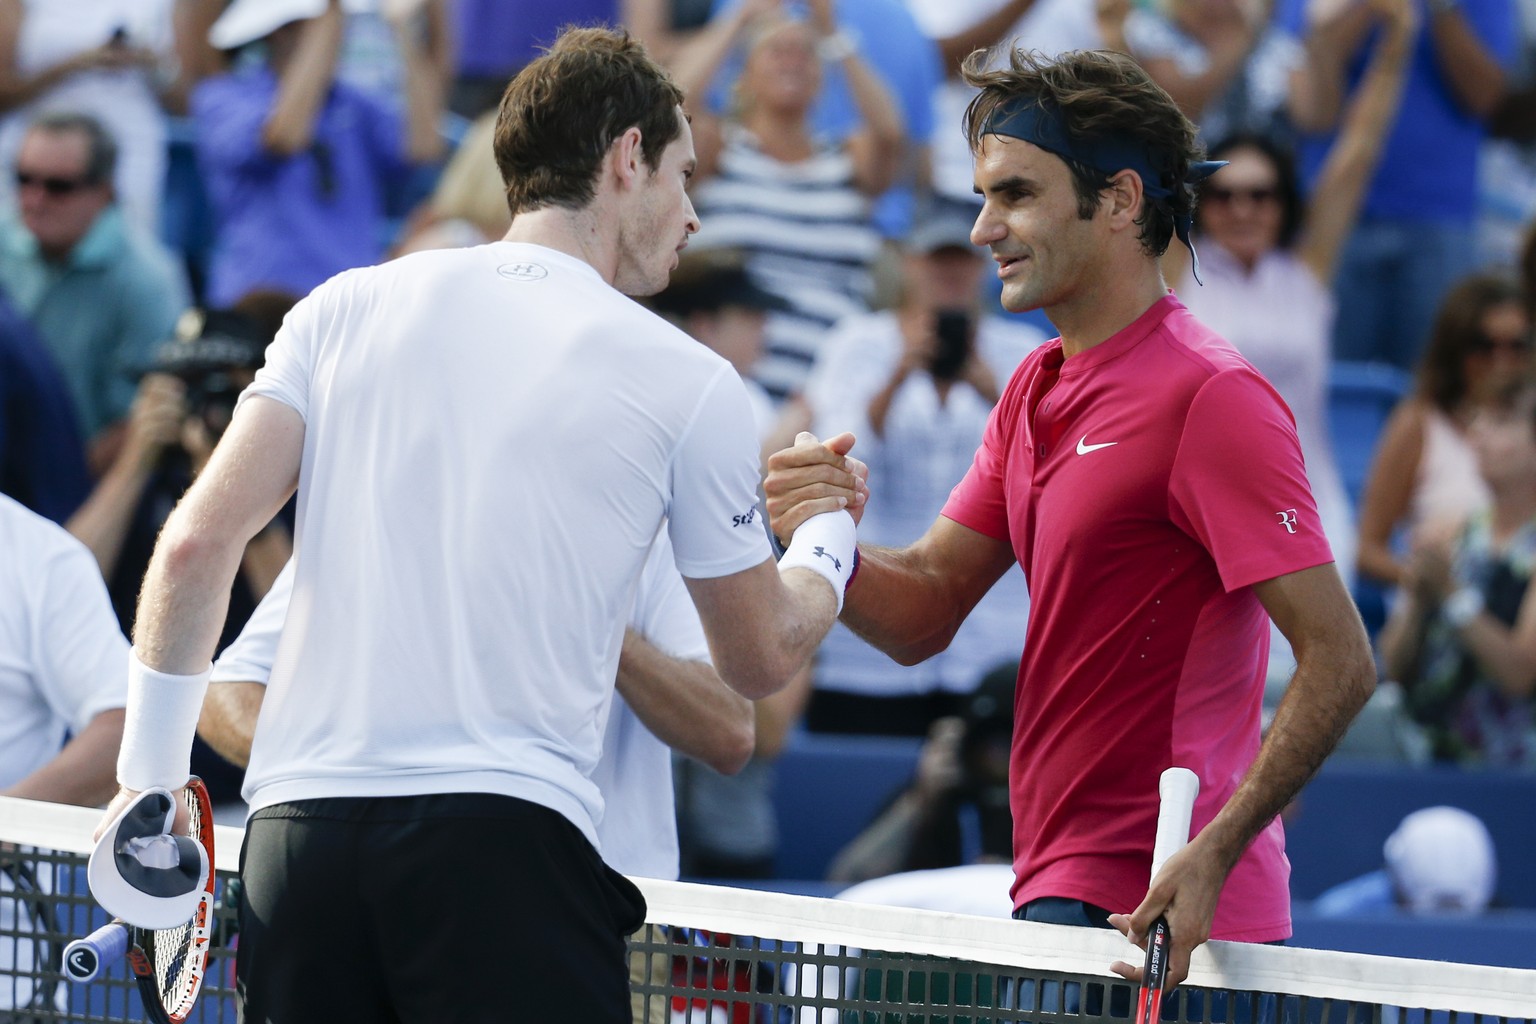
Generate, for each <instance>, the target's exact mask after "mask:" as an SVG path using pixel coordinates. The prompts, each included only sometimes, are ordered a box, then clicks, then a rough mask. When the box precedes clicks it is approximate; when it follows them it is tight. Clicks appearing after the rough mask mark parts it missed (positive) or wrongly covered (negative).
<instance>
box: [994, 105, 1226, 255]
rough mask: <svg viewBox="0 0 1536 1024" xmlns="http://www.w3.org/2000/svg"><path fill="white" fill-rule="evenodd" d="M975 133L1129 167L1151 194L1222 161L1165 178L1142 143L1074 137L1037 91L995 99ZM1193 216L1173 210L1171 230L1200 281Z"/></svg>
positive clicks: (1109, 167) (1158, 195) (1095, 165)
mask: <svg viewBox="0 0 1536 1024" xmlns="http://www.w3.org/2000/svg"><path fill="white" fill-rule="evenodd" d="M981 134H983V135H1007V136H1010V137H1012V138H1015V139H1023V140H1024V141H1025V142H1029V143H1033V144H1034V145H1036V146H1039V147H1040V148H1041V149H1043V150H1046V151H1048V152H1051V153H1054V154H1056V155H1057V156H1059V157H1061V158H1062V159H1063V160H1073V161H1076V162H1077V163H1080V164H1082V165H1083V166H1085V167H1091V168H1092V169H1094V170H1096V171H1099V172H1100V173H1102V174H1105V175H1113V174H1118V173H1119V172H1121V171H1135V172H1136V175H1137V177H1139V178H1141V190H1142V192H1143V193H1145V194H1146V195H1148V196H1150V197H1152V198H1153V199H1168V198H1171V197H1172V196H1173V191H1174V188H1176V187H1177V188H1182V187H1184V186H1185V185H1193V184H1195V183H1196V182H1199V181H1203V180H1204V179H1205V178H1207V177H1209V176H1210V175H1211V174H1213V173H1215V172H1216V171H1217V170H1219V169H1220V168H1222V167H1225V166H1226V165H1227V162H1226V161H1225V160H1201V161H1198V162H1196V163H1192V164H1190V165H1189V172H1188V173H1187V174H1186V175H1185V176H1184V180H1183V181H1181V182H1178V183H1177V184H1170V183H1169V182H1168V181H1167V179H1166V178H1165V177H1164V176H1163V175H1162V174H1159V173H1158V172H1157V171H1155V170H1153V169H1152V163H1151V161H1150V160H1149V159H1148V158H1147V151H1146V150H1145V149H1143V148H1141V147H1140V146H1138V145H1136V144H1135V143H1133V142H1130V141H1127V140H1125V139H1119V138H1101V139H1085V138H1075V137H1073V135H1072V134H1071V133H1070V132H1068V131H1067V126H1066V122H1065V120H1064V119H1063V118H1062V116H1061V112H1060V111H1059V110H1058V109H1056V107H1055V106H1054V105H1047V104H1046V103H1045V102H1044V101H1043V100H1041V99H1040V98H1039V97H1037V96H1028V97H1022V98H1019V99H1015V100H1008V101H1005V102H1003V103H1000V104H998V106H997V107H996V108H995V109H994V110H993V111H992V113H991V115H990V116H989V117H988V118H987V123H986V126H985V127H984V128H983V129H982V130H981ZM1193 220H1194V219H1193V217H1192V216H1191V215H1190V214H1187V213H1181V214H1177V215H1176V216H1175V217H1174V218H1173V233H1174V234H1175V235H1177V236H1178V238H1179V241H1181V242H1183V243H1184V244H1185V245H1186V246H1187V247H1188V248H1189V255H1190V258H1191V260H1193V261H1194V266H1193V272H1194V275H1195V281H1196V282H1200V256H1199V254H1198V253H1196V252H1195V244H1194V243H1193V242H1192V241H1190V238H1189V231H1190V228H1191V227H1192V226H1193ZM1200 283H1203V282H1200Z"/></svg>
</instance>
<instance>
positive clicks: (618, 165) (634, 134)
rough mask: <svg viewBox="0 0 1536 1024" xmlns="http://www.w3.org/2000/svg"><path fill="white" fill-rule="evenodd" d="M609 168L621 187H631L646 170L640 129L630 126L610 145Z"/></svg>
mask: <svg viewBox="0 0 1536 1024" xmlns="http://www.w3.org/2000/svg"><path fill="white" fill-rule="evenodd" d="M608 161H609V168H610V169H611V170H612V171H613V174H614V177H615V179H616V180H617V182H618V185H619V187H620V188H621V189H624V188H631V187H633V186H634V185H635V184H637V183H638V181H639V179H640V176H641V175H642V174H643V173H644V172H645V154H644V153H642V152H641V149H640V129H639V128H638V127H630V128H626V129H625V130H624V134H623V135H620V136H619V137H618V138H617V139H614V140H613V145H612V146H610V147H608Z"/></svg>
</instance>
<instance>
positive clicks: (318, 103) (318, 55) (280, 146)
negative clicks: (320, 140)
mask: <svg viewBox="0 0 1536 1024" xmlns="http://www.w3.org/2000/svg"><path fill="white" fill-rule="evenodd" d="M342 17H343V16H342V13H341V7H340V5H339V4H338V2H337V0H331V2H330V4H329V5H328V6H327V7H326V9H325V13H324V14H322V15H320V16H319V17H318V18H311V19H310V20H309V21H308V22H306V23H305V24H304V26H303V27H302V28H301V29H300V32H301V34H300V36H299V41H298V45H297V46H296V47H295V48H294V50H293V52H292V54H290V55H289V59H288V63H287V65H286V66H285V67H284V68H283V69H282V71H281V73H280V74H279V76H278V85H277V99H276V101H275V102H274V103H273V104H272V110H271V112H270V113H269V114H268V115H267V121H266V124H265V125H263V127H262V132H261V144H262V146H263V147H264V148H265V149H266V150H267V151H268V152H269V153H272V154H273V155H275V156H281V157H287V156H293V155H294V154H295V153H301V152H303V151H304V150H306V149H308V148H309V146H310V144H311V143H312V142H314V141H315V125H316V123H317V122H318V121H319V119H320V110H321V108H322V107H324V106H325V97H326V95H327V94H328V93H329V92H330V90H331V82H332V81H333V80H334V79H335V77H336V57H337V54H339V53H340V52H341V35H342V28H343V21H342Z"/></svg>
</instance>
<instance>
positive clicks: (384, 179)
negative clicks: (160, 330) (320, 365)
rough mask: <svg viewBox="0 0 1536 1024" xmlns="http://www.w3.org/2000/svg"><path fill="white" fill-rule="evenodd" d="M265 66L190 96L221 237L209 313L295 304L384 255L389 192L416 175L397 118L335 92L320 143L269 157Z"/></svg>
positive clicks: (270, 84)
mask: <svg viewBox="0 0 1536 1024" xmlns="http://www.w3.org/2000/svg"><path fill="white" fill-rule="evenodd" d="M277 85H278V82H277V78H276V76H274V75H273V74H272V72H271V71H270V70H268V69H267V68H266V67H252V68H248V69H246V70H243V71H240V72H237V73H234V74H227V75H219V76H216V77H214V78H209V79H206V80H204V81H203V82H202V83H200V84H199V85H198V87H197V89H196V90H195V91H194V92H193V94H192V117H193V120H194V123H195V124H196V127H197V161H198V167H199V169H200V170H201V171H202V174H203V181H204V183H205V185H206V186H207V189H208V199H209V203H210V205H211V206H212V208H213V212H214V218H215V220H216V222H217V230H216V234H215V239H214V245H213V254H212V257H211V260H210V266H209V272H208V303H209V305H210V306H213V307H214V308H226V307H228V306H231V305H233V304H234V303H235V302H237V301H238V300H239V299H240V298H241V297H242V296H244V295H245V294H247V293H249V292H251V291H253V290H256V289H263V290H267V289H271V290H276V291H284V292H289V293H292V294H293V295H296V296H300V297H302V296H304V295H307V294H309V292H310V290H311V289H313V288H314V287H315V286H316V285H319V284H321V283H323V282H324V281H326V280H327V279H328V278H330V277H333V276H334V275H336V274H338V273H340V272H341V271H343V270H350V269H352V268H353V267H364V266H369V265H371V264H373V263H377V262H378V261H379V259H380V258H381V257H382V256H383V253H384V239H383V227H384V190H385V188H386V186H387V185H388V184H389V183H390V182H391V181H393V180H397V179H400V178H402V177H404V176H405V175H406V174H407V172H408V170H409V166H408V165H407V164H406V163H405V159H404V156H403V150H404V143H403V137H402V130H401V122H400V117H399V115H398V114H396V113H393V112H391V111H388V110H386V109H385V108H384V107H382V106H381V105H379V103H378V102H376V101H375V100H373V99H371V98H369V97H368V96H367V95H366V94H364V93H362V92H361V91H359V90H357V89H355V88H353V87H352V86H349V85H347V84H346V83H344V82H336V83H334V84H333V85H332V86H331V90H330V92H329V93H328V94H327V96H326V99H325V105H324V106H323V107H322V108H321V110H320V114H319V117H318V120H317V121H316V124H315V133H314V143H313V144H312V145H311V146H310V148H309V149H308V150H306V151H305V152H303V153H299V154H297V155H295V156H291V157H278V156H274V155H273V154H271V153H269V152H268V151H267V150H266V149H265V148H264V147H263V146H262V142H261V135H262V129H263V127H264V126H265V124H266V121H267V117H268V115H269V114H270V112H271V110H272V105H273V103H274V102H275V101H276V98H277Z"/></svg>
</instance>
